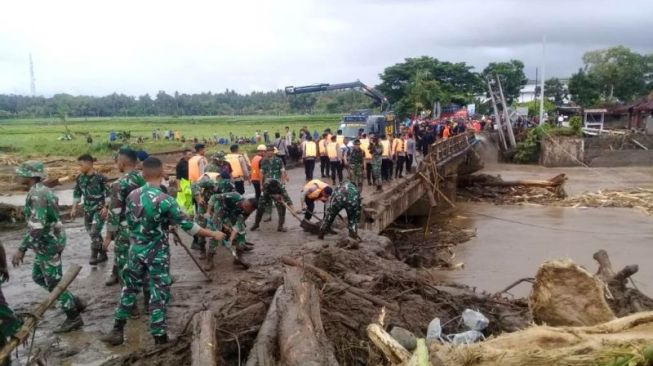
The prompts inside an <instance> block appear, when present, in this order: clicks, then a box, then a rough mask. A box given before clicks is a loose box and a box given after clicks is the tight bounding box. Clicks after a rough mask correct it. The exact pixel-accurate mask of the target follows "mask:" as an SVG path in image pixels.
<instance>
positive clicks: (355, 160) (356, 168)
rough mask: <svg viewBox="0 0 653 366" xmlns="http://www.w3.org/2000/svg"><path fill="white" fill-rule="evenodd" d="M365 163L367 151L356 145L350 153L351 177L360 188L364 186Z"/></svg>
mask: <svg viewBox="0 0 653 366" xmlns="http://www.w3.org/2000/svg"><path fill="white" fill-rule="evenodd" d="M364 164H365V153H364V152H363V150H361V149H360V148H356V147H354V149H352V150H351V152H350V153H349V165H350V171H349V174H350V177H349V179H350V180H351V182H352V183H354V184H355V185H356V186H357V187H358V188H359V189H362V188H363V179H364V178H363V168H364Z"/></svg>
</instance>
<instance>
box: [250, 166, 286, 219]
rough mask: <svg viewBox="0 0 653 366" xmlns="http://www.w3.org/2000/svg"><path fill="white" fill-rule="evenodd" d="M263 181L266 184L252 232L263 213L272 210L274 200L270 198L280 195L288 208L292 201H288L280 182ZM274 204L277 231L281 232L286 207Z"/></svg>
mask: <svg viewBox="0 0 653 366" xmlns="http://www.w3.org/2000/svg"><path fill="white" fill-rule="evenodd" d="M276 159H278V158H276ZM278 160H281V159H278ZM265 180H266V182H265V183H264V184H263V193H262V194H261V200H260V201H259V203H258V208H257V209H256V221H255V222H254V226H253V227H252V230H254V229H255V228H257V227H258V225H259V224H260V223H261V219H263V213H264V212H269V211H271V210H272V203H273V202H274V199H273V198H272V196H273V195H277V194H280V195H282V196H283V201H284V202H286V204H287V205H288V206H292V200H291V199H290V196H288V192H286V188H284V186H283V184H281V181H279V180H277V179H267V176H266V179H265ZM274 204H275V205H276V206H277V213H278V214H279V223H278V226H277V228H278V230H282V229H283V224H284V222H285V219H286V207H285V206H284V205H282V204H281V203H277V202H274Z"/></svg>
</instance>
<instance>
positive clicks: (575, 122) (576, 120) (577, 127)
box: [569, 116, 583, 135]
mask: <svg viewBox="0 0 653 366" xmlns="http://www.w3.org/2000/svg"><path fill="white" fill-rule="evenodd" d="M569 127H570V128H571V129H572V130H573V131H574V132H576V133H577V134H578V135H580V133H581V128H583V120H581V118H580V116H573V117H571V118H570V119H569Z"/></svg>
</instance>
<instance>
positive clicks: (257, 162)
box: [252, 155, 263, 182]
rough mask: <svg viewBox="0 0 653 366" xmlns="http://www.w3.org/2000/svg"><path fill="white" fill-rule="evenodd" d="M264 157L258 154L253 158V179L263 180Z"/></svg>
mask: <svg viewBox="0 0 653 366" xmlns="http://www.w3.org/2000/svg"><path fill="white" fill-rule="evenodd" d="M262 159H263V157H262V156H261V155H256V156H255V157H254V159H252V180H253V181H257V182H260V181H261V160H262Z"/></svg>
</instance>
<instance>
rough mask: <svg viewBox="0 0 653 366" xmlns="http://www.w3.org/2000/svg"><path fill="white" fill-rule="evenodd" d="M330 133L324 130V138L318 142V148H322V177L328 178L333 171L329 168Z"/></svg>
mask: <svg viewBox="0 0 653 366" xmlns="http://www.w3.org/2000/svg"><path fill="white" fill-rule="evenodd" d="M327 136H328V134H327V133H326V132H324V133H323V134H322V139H320V142H319V143H318V148H319V150H320V173H321V177H322V178H328V177H330V176H331V171H330V169H329V155H328V154H327V145H328V144H329V140H327Z"/></svg>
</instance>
